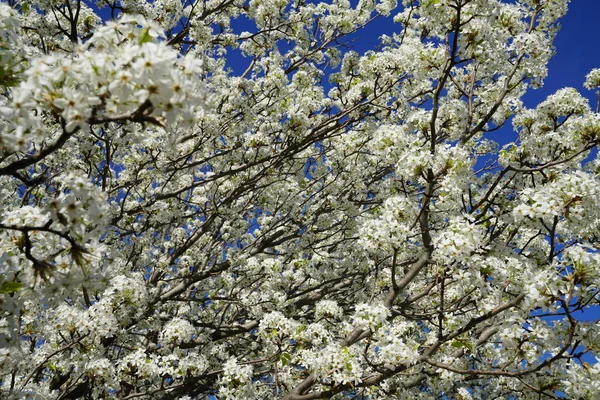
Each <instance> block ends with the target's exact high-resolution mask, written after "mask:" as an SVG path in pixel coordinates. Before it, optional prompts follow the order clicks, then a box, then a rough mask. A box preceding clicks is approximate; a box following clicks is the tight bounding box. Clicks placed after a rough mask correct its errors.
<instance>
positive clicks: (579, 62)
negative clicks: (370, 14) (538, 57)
mask: <svg viewBox="0 0 600 400" xmlns="http://www.w3.org/2000/svg"><path fill="white" fill-rule="evenodd" d="M561 26H562V27H561V30H560V32H559V33H558V37H557V38H556V41H555V47H556V55H555V56H554V57H553V58H552V60H551V61H550V64H549V65H548V71H549V72H548V77H547V78H546V80H545V81H544V86H543V87H542V88H539V89H536V90H530V91H529V92H528V93H527V94H526V95H525V97H524V101H525V104H526V105H527V106H528V107H530V108H533V107H535V106H536V105H537V104H539V103H540V102H542V101H543V100H544V99H545V98H546V97H547V96H548V95H550V94H552V93H554V92H556V91H557V90H558V89H561V88H564V87H568V86H570V87H574V88H576V89H578V90H579V91H580V92H582V94H583V95H585V96H586V97H588V98H590V100H591V102H590V103H591V105H592V107H595V104H596V103H595V102H596V96H595V93H593V92H591V91H588V90H586V89H584V88H583V81H584V79H585V75H587V73H588V72H590V70H592V69H593V68H600V43H599V42H598V38H599V37H600V29H599V28H598V27H599V26H600V0H571V3H570V5H569V11H568V13H567V15H566V16H565V17H563V18H562V19H561ZM399 28H400V25H399V24H394V23H393V22H392V21H391V17H390V18H385V19H379V20H376V21H375V22H374V23H372V24H371V25H370V26H368V27H367V28H366V30H364V31H362V32H360V33H359V34H358V38H357V40H356V41H355V42H354V49H355V50H356V51H358V52H359V53H362V52H364V51H366V50H369V49H374V48H375V47H376V46H377V44H378V43H379V39H378V38H379V36H381V35H382V34H388V35H391V33H393V32H397V31H398V30H399Z"/></svg>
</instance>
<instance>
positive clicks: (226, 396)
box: [218, 357, 255, 400]
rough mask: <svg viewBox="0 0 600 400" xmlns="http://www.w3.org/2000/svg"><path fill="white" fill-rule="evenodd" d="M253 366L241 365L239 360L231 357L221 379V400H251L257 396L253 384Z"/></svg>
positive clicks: (226, 363) (224, 366)
mask: <svg viewBox="0 0 600 400" xmlns="http://www.w3.org/2000/svg"><path fill="white" fill-rule="evenodd" d="M252 373H253V371H252V366H251V365H241V364H239V363H238V360H237V358H235V357H230V358H229V359H228V360H227V361H226V362H225V364H224V365H223V375H222V376H221V379H219V391H218V393H219V399H223V400H236V399H241V398H243V399H251V398H254V395H255V387H254V384H253V383H252Z"/></svg>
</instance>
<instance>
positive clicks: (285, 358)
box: [279, 352, 292, 367]
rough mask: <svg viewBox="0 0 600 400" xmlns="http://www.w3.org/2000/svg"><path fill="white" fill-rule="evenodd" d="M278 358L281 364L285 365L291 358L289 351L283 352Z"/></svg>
mask: <svg viewBox="0 0 600 400" xmlns="http://www.w3.org/2000/svg"><path fill="white" fill-rule="evenodd" d="M279 359H280V360H281V364H283V366H284V367H285V366H286V365H288V364H289V363H290V361H291V360H292V355H291V354H290V353H286V352H283V353H281V355H280V356H279Z"/></svg>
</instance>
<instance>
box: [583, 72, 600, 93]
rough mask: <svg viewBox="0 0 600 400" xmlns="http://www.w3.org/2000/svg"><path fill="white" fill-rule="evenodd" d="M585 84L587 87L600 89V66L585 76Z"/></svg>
mask: <svg viewBox="0 0 600 400" xmlns="http://www.w3.org/2000/svg"><path fill="white" fill-rule="evenodd" d="M583 86H584V87H585V88H586V89H598V88H599V87H600V68H594V69H593V70H591V71H590V72H589V73H588V74H587V75H586V76H585V83H584V84H583Z"/></svg>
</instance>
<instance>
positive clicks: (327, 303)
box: [315, 300, 344, 320]
mask: <svg viewBox="0 0 600 400" xmlns="http://www.w3.org/2000/svg"><path fill="white" fill-rule="evenodd" d="M343 312H344V310H343V309H342V308H341V307H340V306H339V305H338V303H337V301H335V300H321V301H319V302H318V303H317V304H316V305H315V317H316V318H317V319H318V320H319V319H321V318H329V317H332V318H340V317H341V316H342V314H343Z"/></svg>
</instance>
